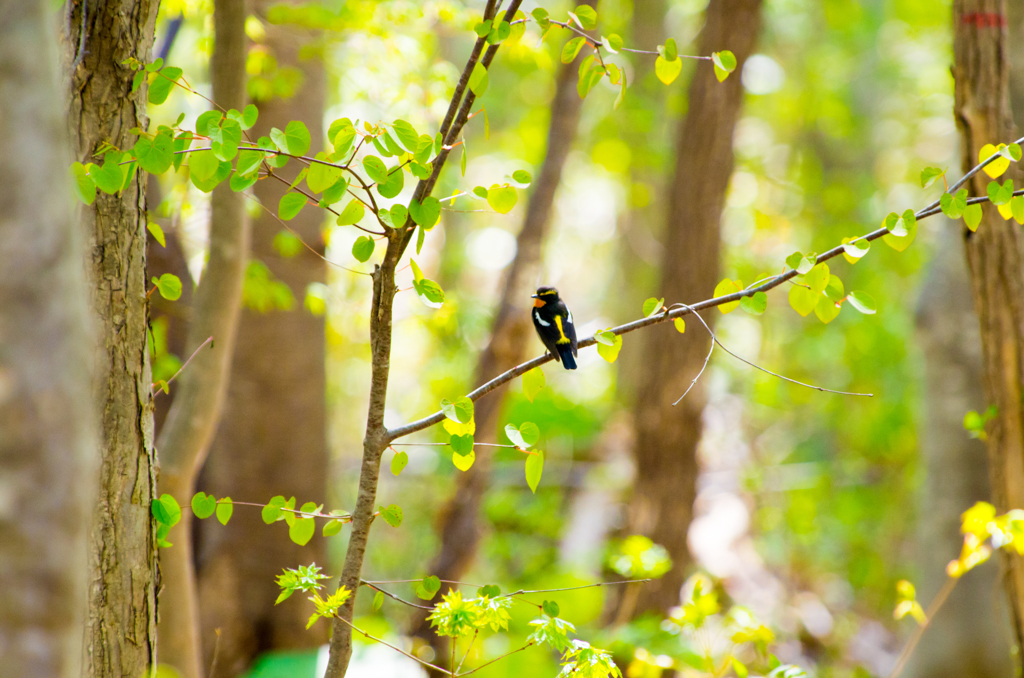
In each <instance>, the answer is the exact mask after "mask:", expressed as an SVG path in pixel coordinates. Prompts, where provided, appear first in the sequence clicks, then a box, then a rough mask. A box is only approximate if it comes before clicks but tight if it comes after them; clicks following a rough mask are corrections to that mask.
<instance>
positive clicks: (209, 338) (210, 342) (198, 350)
mask: <svg viewBox="0 0 1024 678" xmlns="http://www.w3.org/2000/svg"><path fill="white" fill-rule="evenodd" d="M207 344H210V345H213V337H207V338H206V341H204V342H203V343H201V344H199V348H197V349H196V350H194V351H192V355H190V356H189V357H188V360H186V361H185V364H184V365H182V366H181V367H179V368H178V371H177V372H175V373H174V375H173V376H172V377H171V378H170V379H168V380H167V385H168V386H170V385H171V382H172V381H174V379H175V378H176V377H177V376H178V375H179V374H181V372H182V370H184V369H185V368H186V367H188V364H189V363H190V362H192V359H193V358H195V357H196V354H198V353H199V352H200V351H201V350H203V346H206V345H207ZM162 390H163V389H161V388H159V387H158V386H156V385H154V386H153V393H154V395H155V394H156V393H158V392H159V391H162Z"/></svg>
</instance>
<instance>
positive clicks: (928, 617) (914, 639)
mask: <svg viewBox="0 0 1024 678" xmlns="http://www.w3.org/2000/svg"><path fill="white" fill-rule="evenodd" d="M957 581H959V578H958V577H950V578H949V579H947V580H946V583H945V584H943V586H942V588H941V589H940V590H939V592H938V594H936V596H935V599H934V600H932V604H931V605H929V606H928V611H927V612H926V613H925V620H924V623H922V624H919V625H918V627H917V628H916V629H914V634H913V635H912V636H910V640H908V641H907V644H906V645H905V646H904V647H903V650H902V651H901V652H900V656H899V659H897V660H896V666H894V667H893V669H892V673H890V674H889V678H899V675H900V674H901V673H903V669H904V668H905V667H906V665H907V662H908V661H909V660H910V655H912V654H914V649H915V648H916V647H917V644H918V643H919V642H920V641H921V636H923V635H924V632H925V630H926V629H927V628H928V626H929V625H930V624H931V623H932V620H933V619H934V618H935V615H936V614H937V613H938V611H939V608H941V607H942V604H943V603H945V602H946V599H947V598H949V594H950V593H952V592H953V588H954V587H955V586H956V583H957Z"/></svg>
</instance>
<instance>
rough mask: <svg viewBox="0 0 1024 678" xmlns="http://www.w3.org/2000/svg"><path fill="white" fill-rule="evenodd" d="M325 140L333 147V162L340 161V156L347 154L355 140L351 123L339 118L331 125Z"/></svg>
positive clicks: (346, 119)
mask: <svg viewBox="0 0 1024 678" xmlns="http://www.w3.org/2000/svg"><path fill="white" fill-rule="evenodd" d="M327 138H328V139H330V140H331V144H332V145H333V146H334V158H335V160H341V156H343V155H345V154H347V153H348V152H349V149H351V148H352V143H353V142H354V141H355V138H356V128H355V127H353V126H352V121H351V120H349V119H348V118H340V119H338V120H335V121H334V122H332V123H331V126H330V128H329V129H328V131H327Z"/></svg>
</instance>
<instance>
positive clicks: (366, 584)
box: [362, 579, 434, 610]
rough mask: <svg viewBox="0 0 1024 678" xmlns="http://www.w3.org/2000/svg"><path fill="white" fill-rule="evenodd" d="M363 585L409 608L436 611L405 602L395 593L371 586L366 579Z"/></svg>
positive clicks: (425, 606)
mask: <svg viewBox="0 0 1024 678" xmlns="http://www.w3.org/2000/svg"><path fill="white" fill-rule="evenodd" d="M362 583H363V584H364V585H365V586H369V587H370V588H371V589H373V590H374V591H379V592H381V593H383V594H384V595H385V596H387V597H388V598H391V599H392V600H397V601H398V602H400V603H402V604H403V605H408V606H409V607H418V608H419V609H421V610H433V609H434V608H433V607H430V606H429V605H418V604H417V603H411V602H409V601H408V600H405V599H403V598H399V597H398V596H396V595H395V594H394V593H391V592H390V591H385V590H384V589H382V588H380V587H379V586H374V585H373V584H371V583H370V582H368V581H366V580H365V579H363V580H362Z"/></svg>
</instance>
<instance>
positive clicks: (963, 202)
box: [939, 188, 967, 219]
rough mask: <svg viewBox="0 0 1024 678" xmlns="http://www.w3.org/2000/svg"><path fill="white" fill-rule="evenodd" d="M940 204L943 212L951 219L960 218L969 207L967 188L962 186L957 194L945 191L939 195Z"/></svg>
mask: <svg viewBox="0 0 1024 678" xmlns="http://www.w3.org/2000/svg"><path fill="white" fill-rule="evenodd" d="M939 206H940V207H941V208H942V213H943V214H945V215H946V216H947V217H949V218H950V219H959V218H960V216H961V215H962V214H963V213H964V210H965V209H967V189H966V188H961V189H960V190H959V191H957V192H956V195H952V194H950V193H943V194H942V195H940V196H939Z"/></svg>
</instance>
